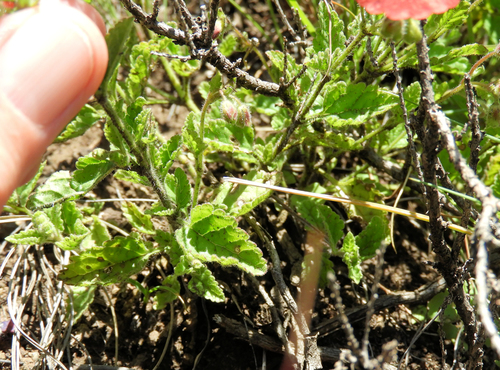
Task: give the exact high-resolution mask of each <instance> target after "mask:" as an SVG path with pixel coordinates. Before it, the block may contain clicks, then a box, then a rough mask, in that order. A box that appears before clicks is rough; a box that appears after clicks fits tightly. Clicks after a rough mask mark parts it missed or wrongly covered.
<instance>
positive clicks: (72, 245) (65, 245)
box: [55, 230, 90, 251]
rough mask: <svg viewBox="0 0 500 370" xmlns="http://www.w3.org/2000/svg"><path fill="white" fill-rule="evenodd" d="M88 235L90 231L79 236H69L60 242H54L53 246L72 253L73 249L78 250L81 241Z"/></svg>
mask: <svg viewBox="0 0 500 370" xmlns="http://www.w3.org/2000/svg"><path fill="white" fill-rule="evenodd" d="M89 234H90V230H89V231H88V232H87V233H86V234H81V235H76V234H73V235H70V236H66V237H64V238H63V239H62V240H59V241H57V242H55V245H56V246H57V247H59V248H61V249H62V250H65V251H72V250H74V249H78V248H79V247H80V245H81V244H82V242H83V240H84V239H85V238H86V237H87V235H89Z"/></svg>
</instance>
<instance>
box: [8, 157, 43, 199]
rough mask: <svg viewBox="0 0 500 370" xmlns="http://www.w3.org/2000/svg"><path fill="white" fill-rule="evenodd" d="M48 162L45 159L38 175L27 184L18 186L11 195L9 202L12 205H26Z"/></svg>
mask: <svg viewBox="0 0 500 370" xmlns="http://www.w3.org/2000/svg"><path fill="white" fill-rule="evenodd" d="M46 164H47V161H43V162H42V163H41V164H40V167H39V168H38V171H37V173H36V175H35V176H34V177H33V178H32V179H31V180H30V181H28V182H27V183H26V184H24V185H21V186H20V187H18V188H17V189H16V190H14V192H13V193H12V195H11V196H10V198H9V200H8V202H7V204H8V205H9V206H11V207H26V203H27V202H28V197H29V196H30V194H31V192H32V191H33V189H34V188H35V186H36V183H37V182H38V179H39V178H40V176H41V175H42V172H43V169H44V168H45V165H46Z"/></svg>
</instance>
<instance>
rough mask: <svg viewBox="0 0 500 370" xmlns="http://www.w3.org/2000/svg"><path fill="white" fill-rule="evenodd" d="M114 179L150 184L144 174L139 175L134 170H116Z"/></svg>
mask: <svg viewBox="0 0 500 370" xmlns="http://www.w3.org/2000/svg"><path fill="white" fill-rule="evenodd" d="M113 177H114V178H115V179H118V180H123V181H128V182H132V183H134V184H139V185H144V186H149V187H150V186H151V184H150V183H149V180H148V178H147V177H146V176H141V175H139V174H138V173H137V172H135V171H126V170H117V171H116V172H115V174H114V175H113Z"/></svg>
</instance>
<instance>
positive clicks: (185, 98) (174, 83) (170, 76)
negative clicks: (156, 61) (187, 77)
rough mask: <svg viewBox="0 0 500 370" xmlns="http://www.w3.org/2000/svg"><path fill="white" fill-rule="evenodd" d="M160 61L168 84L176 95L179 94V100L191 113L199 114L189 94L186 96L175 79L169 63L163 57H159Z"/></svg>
mask: <svg viewBox="0 0 500 370" xmlns="http://www.w3.org/2000/svg"><path fill="white" fill-rule="evenodd" d="M160 61H161V64H162V65H163V68H164V69H165V72H166V73H167V76H168V79H169V80H170V83H171V84H172V86H173V87H174V89H175V91H177V94H179V98H180V99H181V100H182V101H183V102H184V103H185V104H186V106H187V107H188V108H189V109H190V110H191V111H193V112H196V113H199V112H200V109H199V108H198V107H197V106H196V104H195V103H194V101H193V99H192V97H191V94H188V93H187V92H186V90H185V89H184V88H183V87H182V83H181V81H180V80H179V78H178V77H177V74H176V73H175V71H174V69H173V68H172V65H171V63H170V62H169V61H168V60H167V59H166V58H165V57H160Z"/></svg>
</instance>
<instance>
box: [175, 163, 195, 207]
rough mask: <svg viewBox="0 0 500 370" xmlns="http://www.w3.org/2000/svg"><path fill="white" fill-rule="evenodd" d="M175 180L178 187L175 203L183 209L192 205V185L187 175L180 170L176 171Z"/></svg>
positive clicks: (178, 168)
mask: <svg viewBox="0 0 500 370" xmlns="http://www.w3.org/2000/svg"><path fill="white" fill-rule="evenodd" d="M174 175H175V178H176V180H177V181H176V183H177V186H176V188H175V201H176V204H177V206H178V207H179V208H180V209H182V208H186V207H187V206H188V205H189V204H191V184H190V183H189V180H188V178H187V175H186V173H185V172H184V171H183V170H182V169H181V168H180V167H177V168H176V169H175V173H174Z"/></svg>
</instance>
